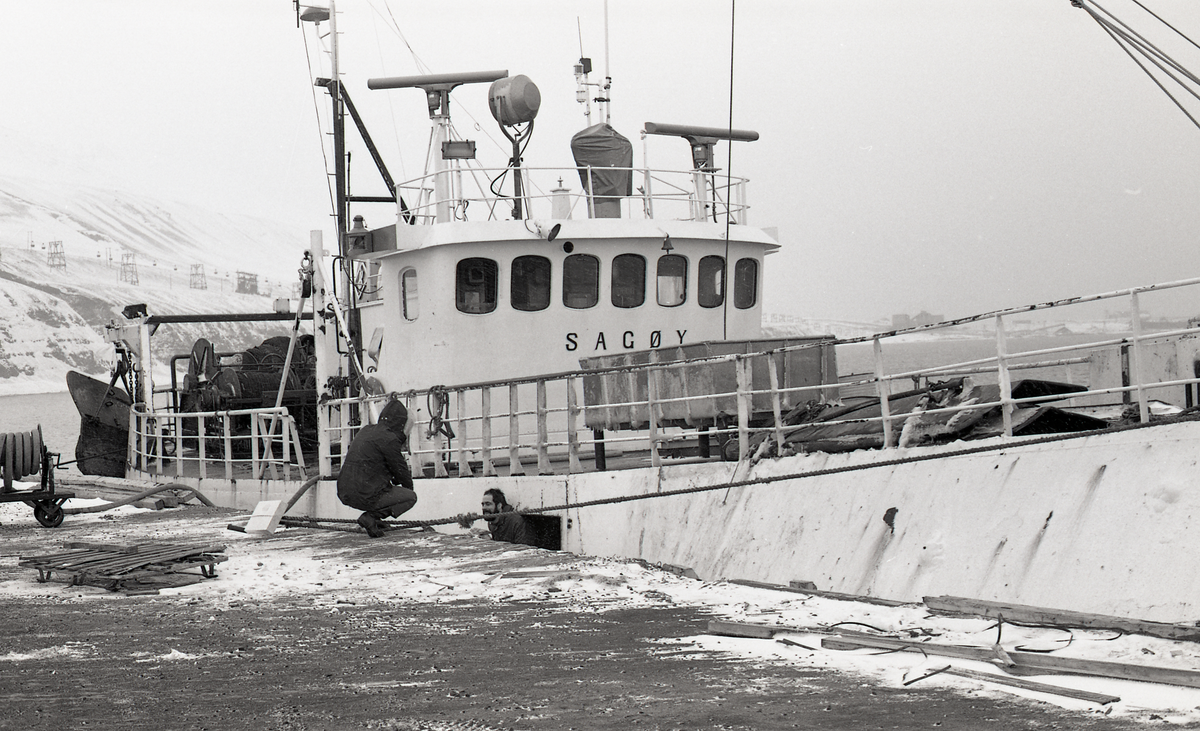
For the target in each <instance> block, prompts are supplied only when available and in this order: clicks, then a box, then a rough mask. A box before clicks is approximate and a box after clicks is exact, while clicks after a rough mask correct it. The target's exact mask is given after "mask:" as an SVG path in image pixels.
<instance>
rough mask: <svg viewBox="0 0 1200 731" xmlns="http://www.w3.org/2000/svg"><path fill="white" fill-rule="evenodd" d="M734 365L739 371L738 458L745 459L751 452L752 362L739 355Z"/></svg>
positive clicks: (737, 371)
mask: <svg viewBox="0 0 1200 731" xmlns="http://www.w3.org/2000/svg"><path fill="white" fill-rule="evenodd" d="M733 365H734V369H735V371H736V373H737V414H738V459H745V458H746V456H747V455H748V454H749V452H750V399H751V397H752V394H751V393H750V390H751V379H750V363H749V360H747V359H746V358H744V357H741V356H738V357H737V358H735V359H734V361H733Z"/></svg>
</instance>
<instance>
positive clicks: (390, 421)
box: [379, 401, 408, 437]
mask: <svg viewBox="0 0 1200 731" xmlns="http://www.w3.org/2000/svg"><path fill="white" fill-rule="evenodd" d="M379 423H380V424H383V425H384V426H386V427H387V428H388V430H389V431H391V432H393V433H395V434H398V435H400V436H401V437H403V436H404V426H405V425H406V424H407V423H408V409H406V408H404V404H402V403H400V402H399V401H389V402H388V405H387V406H384V407H383V411H380V412H379Z"/></svg>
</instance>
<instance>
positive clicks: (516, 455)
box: [508, 383, 525, 476]
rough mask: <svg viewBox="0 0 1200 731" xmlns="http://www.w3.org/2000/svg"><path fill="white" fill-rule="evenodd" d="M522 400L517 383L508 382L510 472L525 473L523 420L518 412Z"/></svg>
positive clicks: (515, 473)
mask: <svg viewBox="0 0 1200 731" xmlns="http://www.w3.org/2000/svg"><path fill="white" fill-rule="evenodd" d="M519 405H520V400H519V399H518V397H517V384H515V383H510V384H508V474H509V475H510V476H511V475H523V474H525V467H524V465H522V464H521V454H520V445H521V420H520V415H519V414H518V413H517V411H518V410H519Z"/></svg>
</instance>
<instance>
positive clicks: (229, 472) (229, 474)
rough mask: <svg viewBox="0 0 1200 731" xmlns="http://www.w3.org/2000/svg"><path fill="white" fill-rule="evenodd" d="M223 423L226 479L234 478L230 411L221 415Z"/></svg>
mask: <svg viewBox="0 0 1200 731" xmlns="http://www.w3.org/2000/svg"><path fill="white" fill-rule="evenodd" d="M221 424H222V428H223V434H224V437H225V479H226V480H232V479H233V435H232V434H230V432H229V412H228V411H226V412H225V413H224V414H223V415H222V416H221Z"/></svg>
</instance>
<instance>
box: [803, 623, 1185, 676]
mask: <svg viewBox="0 0 1200 731" xmlns="http://www.w3.org/2000/svg"><path fill="white" fill-rule="evenodd" d="M821 645H822V646H824V647H829V648H830V649H842V650H849V649H866V648H874V649H878V650H907V651H909V652H922V653H925V654H929V655H940V656H944V657H958V658H965V659H968V660H978V661H980V662H989V663H990V662H993V661H994V660H995V657H996V656H995V654H994V653H993V652H992V650H991V648H986V647H969V646H960V645H943V644H938V643H934V642H912V641H909V640H902V639H898V638H893V637H878V636H875V635H866V634H860V633H852V632H841V633H840V636H839V637H836V638H835V637H829V638H826V639H824V640H822V641H821ZM1008 655H1009V657H1010V658H1011V659H1012V661H1013V663H1014V665H1013V667H1012V668H1010V669H1009V670H1010V672H1012V673H1015V674H1021V675H1091V676H1095V677H1101V678H1121V679H1123V680H1137V681H1141V682H1144V683H1164V684H1167V685H1180V686H1183V687H1186V688H1200V672H1196V671H1194V670H1180V669H1176V668H1162V667H1155V666H1151V665H1131V664H1128V663H1120V662H1109V661H1107V660H1085V659H1082V658H1074V657H1061V656H1057V655H1046V654H1041V653H1036V652H1018V651H1015V650H1014V651H1011V652H1009V653H1008Z"/></svg>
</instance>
